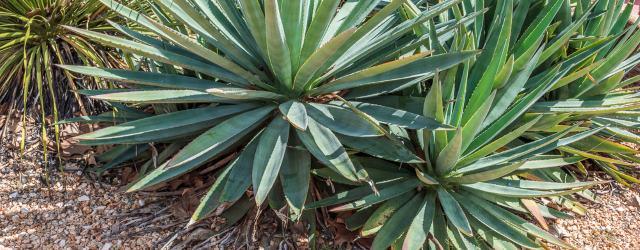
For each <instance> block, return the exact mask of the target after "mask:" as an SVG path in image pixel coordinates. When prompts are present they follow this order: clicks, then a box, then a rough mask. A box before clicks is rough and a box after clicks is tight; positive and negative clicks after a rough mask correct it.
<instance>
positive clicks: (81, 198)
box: [78, 195, 91, 202]
mask: <svg viewBox="0 0 640 250" xmlns="http://www.w3.org/2000/svg"><path fill="white" fill-rule="evenodd" d="M89 200H91V199H90V198H89V196H86V195H83V196H80V197H78V201H79V202H83V201H89Z"/></svg>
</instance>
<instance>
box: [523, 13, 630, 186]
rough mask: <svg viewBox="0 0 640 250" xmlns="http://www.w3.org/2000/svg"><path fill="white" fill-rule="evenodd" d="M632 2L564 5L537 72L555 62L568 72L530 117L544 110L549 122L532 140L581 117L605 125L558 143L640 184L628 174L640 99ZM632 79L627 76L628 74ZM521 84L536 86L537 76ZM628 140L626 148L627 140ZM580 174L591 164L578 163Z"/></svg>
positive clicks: (572, 153)
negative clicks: (580, 137)
mask: <svg viewBox="0 0 640 250" xmlns="http://www.w3.org/2000/svg"><path fill="white" fill-rule="evenodd" d="M632 7H633V5H631V4H629V5H626V6H625V4H624V3H623V2H615V1H597V2H595V3H593V4H591V5H590V3H589V2H584V1H577V2H576V8H575V11H573V12H571V10H570V9H569V7H568V6H564V7H562V8H561V9H560V10H559V14H558V17H566V18H563V19H561V20H560V21H558V22H557V23H556V24H555V25H556V26H557V28H556V27H553V26H554V24H549V25H548V27H547V30H549V31H548V35H547V36H548V37H547V38H546V39H547V40H548V41H547V44H548V47H557V48H558V49H559V51H558V52H557V53H548V54H546V56H544V57H543V59H544V60H541V61H540V62H539V63H538V64H539V67H538V69H537V70H538V71H548V70H551V69H552V68H553V67H562V68H568V69H569V72H568V73H567V75H566V76H565V77H563V78H562V79H561V80H560V81H558V82H557V83H556V84H555V85H554V86H553V87H552V88H551V89H550V90H549V91H548V93H547V94H546V95H545V96H544V97H543V98H542V99H541V100H540V101H539V102H538V103H536V104H535V105H533V106H532V107H531V109H530V110H529V111H528V114H527V116H528V117H533V116H537V115H539V114H543V118H542V119H543V120H544V123H541V124H539V125H538V126H536V127H534V128H532V130H533V131H532V132H533V133H531V134H530V135H529V136H528V138H529V139H536V138H540V137H542V136H545V135H548V134H550V133H553V132H554V131H557V130H559V129H562V128H563V127H566V123H570V122H576V121H584V122H586V123H589V124H590V127H592V128H595V127H602V126H607V127H606V128H605V129H604V130H602V131H600V132H599V133H597V134H595V135H593V136H590V137H588V138H586V139H585V140H582V141H580V142H577V143H574V144H572V145H568V146H564V147H561V148H560V150H561V151H562V152H563V153H564V154H565V155H567V156H578V157H583V158H584V159H588V160H589V161H590V162H591V163H592V165H595V166H596V169H601V170H603V171H604V172H606V173H608V174H609V175H611V176H612V177H613V178H614V179H616V180H617V181H618V182H619V183H621V184H625V185H628V183H629V182H631V183H640V181H639V180H638V179H636V178H634V177H633V176H631V175H630V174H629V173H630V172H632V171H637V170H638V168H637V166H638V164H639V163H640V159H639V158H638V157H637V156H635V155H636V154H637V153H638V151H637V150H636V149H634V148H632V147H630V146H628V145H629V143H632V144H635V143H637V142H638V139H639V138H640V137H638V134H637V132H636V129H637V128H638V125H639V124H638V121H639V117H638V108H640V102H639V101H640V99H639V98H638V95H637V94H636V93H635V92H636V88H634V87H631V86H632V84H633V83H635V82H638V81H639V80H640V77H638V76H635V77H633V76H628V73H629V72H630V71H631V70H632V69H633V68H635V67H636V66H637V65H638V64H639V63H640V53H638V50H637V48H638V45H640V31H638V25H637V24H638V23H636V24H634V25H632V26H628V27H627V26H626V25H627V20H628V19H629V16H630V14H631V10H632ZM625 77H627V78H625ZM534 78H536V77H533V78H532V81H531V82H528V83H527V84H526V85H525V86H524V88H525V91H526V89H532V88H533V87H534V85H533V83H535V82H534V81H533V79H534ZM624 142H626V143H627V145H625V144H623V143H624ZM576 166H577V167H578V170H579V172H582V173H584V174H586V172H587V168H586V167H585V166H584V165H583V164H582V163H581V162H578V163H577V164H576Z"/></svg>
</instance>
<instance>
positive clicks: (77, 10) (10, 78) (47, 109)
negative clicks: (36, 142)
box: [0, 0, 118, 157]
mask: <svg viewBox="0 0 640 250" xmlns="http://www.w3.org/2000/svg"><path fill="white" fill-rule="evenodd" d="M105 10H106V8H104V7H103V6H102V4H101V3H100V2H98V1H97V0H79V1H68V0H0V104H7V105H8V107H9V112H10V113H11V112H13V111H14V110H20V109H22V112H23V121H22V124H23V126H26V116H27V114H29V113H31V112H32V111H37V110H39V111H40V112H39V113H40V115H41V121H42V142H43V144H44V151H45V155H46V150H47V141H48V139H47V131H46V126H47V125H46V119H45V116H46V115H47V114H52V115H53V118H54V121H53V124H55V130H56V132H55V135H56V143H57V144H58V145H59V138H58V134H59V133H58V125H57V122H58V116H59V112H61V113H60V114H62V115H70V114H72V113H73V112H76V111H81V112H83V113H85V114H86V113H87V112H88V111H87V109H88V108H91V107H92V103H90V102H86V101H87V100H86V98H85V100H82V98H81V96H80V95H79V94H78V93H76V92H73V91H76V90H78V89H81V88H95V87H97V86H100V84H99V83H97V82H93V81H76V79H75V78H74V77H73V76H71V75H70V74H69V73H67V72H64V71H62V70H59V69H56V68H55V67H54V64H85V65H97V66H117V65H118V62H117V54H116V53H114V52H113V51H110V50H104V49H101V48H98V47H96V44H95V43H93V42H90V41H87V40H85V39H84V38H81V37H79V36H77V35H75V34H72V33H71V32H68V31H67V30H65V29H63V28H62V25H69V26H75V27H83V28H86V29H91V30H100V31H106V30H108V29H110V28H109V26H108V23H107V21H106V19H107V18H109V17H110V16H109V14H108V13H107V12H106V11H105ZM111 17H113V16H111ZM85 102H86V103H85ZM85 106H88V107H85ZM36 107H38V108H36ZM22 130H23V140H22V143H21V149H24V133H25V129H24V128H23V129H22ZM45 157H46V156H45Z"/></svg>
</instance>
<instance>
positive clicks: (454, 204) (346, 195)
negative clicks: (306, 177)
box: [307, 0, 605, 249]
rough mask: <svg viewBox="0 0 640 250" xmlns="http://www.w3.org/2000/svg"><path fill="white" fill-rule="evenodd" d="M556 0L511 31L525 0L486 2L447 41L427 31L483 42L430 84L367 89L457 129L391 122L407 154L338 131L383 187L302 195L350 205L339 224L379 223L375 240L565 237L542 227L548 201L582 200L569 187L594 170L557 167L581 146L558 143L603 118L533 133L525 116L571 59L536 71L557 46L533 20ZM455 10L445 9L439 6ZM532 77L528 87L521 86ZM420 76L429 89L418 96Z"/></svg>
mask: <svg viewBox="0 0 640 250" xmlns="http://www.w3.org/2000/svg"><path fill="white" fill-rule="evenodd" d="M563 2H564V1H562V0H557V1H549V2H542V1H541V2H537V3H536V4H537V5H538V6H537V8H539V11H537V12H535V13H536V14H537V15H536V16H535V17H534V18H532V20H530V23H531V24H532V26H530V27H526V28H523V32H522V34H521V35H518V36H512V35H511V34H512V33H511V32H512V31H513V30H514V29H515V28H514V27H516V26H517V25H516V23H517V22H518V20H519V18H521V16H517V15H515V13H518V12H519V7H521V6H520V5H521V4H523V2H522V1H521V2H520V3H519V4H518V6H514V5H515V1H512V0H498V1H495V4H496V6H495V7H493V8H491V11H490V12H488V13H489V14H487V15H483V16H478V18H477V19H476V23H475V25H477V24H479V22H480V25H479V26H474V27H473V29H474V31H466V28H464V27H463V28H461V29H459V30H458V31H457V32H456V33H455V36H454V37H453V39H452V40H451V41H448V42H446V43H440V42H439V41H438V39H431V40H430V41H429V44H427V46H429V48H430V49H432V50H433V51H435V53H436V54H438V53H454V52H456V51H464V50H474V49H476V48H478V47H480V48H482V49H483V50H482V53H481V54H479V55H478V56H477V57H476V58H474V59H471V60H468V61H466V62H464V63H463V64H461V65H458V66H456V67H453V68H451V69H448V70H444V71H442V72H440V73H438V74H437V75H436V77H435V78H434V79H433V81H431V82H430V84H426V85H425V86H423V87H422V88H418V89H416V90H414V91H411V92H410V91H407V92H406V93H405V94H407V95H408V96H396V97H393V96H387V97H383V98H373V99H370V100H369V101H370V102H373V103H378V104H383V103H389V104H393V105H396V107H398V108H403V109H405V110H408V111H411V112H415V113H422V114H423V115H424V116H425V117H431V118H433V119H435V120H436V121H438V122H441V123H444V124H447V125H450V126H452V127H455V128H456V130H455V131H431V130H427V129H423V130H410V129H406V128H400V127H394V126H391V131H392V137H393V138H395V140H397V141H401V142H402V143H403V144H405V145H406V147H407V148H410V149H416V150H415V151H414V152H413V153H411V152H405V154H412V155H413V157H405V158H413V159H420V160H423V161H424V162H423V163H416V162H419V161H420V160H415V161H413V162H412V161H403V160H400V159H398V158H397V157H394V156H393V155H389V154H386V152H393V151H394V147H393V146H392V145H388V144H380V145H378V146H377V148H376V150H375V151H372V150H371V149H370V148H369V147H366V146H361V145H357V144H355V143H352V144H350V143H348V142H346V143H345V144H347V145H349V146H350V148H351V149H353V150H356V151H358V152H360V153H361V154H360V156H358V157H354V159H358V161H359V162H361V163H362V165H363V166H364V169H365V170H367V172H368V173H369V175H370V176H371V178H372V179H373V180H374V181H375V182H376V184H377V186H378V189H379V191H378V192H374V191H371V190H370V189H368V188H367V187H366V186H360V187H356V188H354V189H350V190H347V191H344V192H339V193H337V194H336V195H335V196H333V197H330V198H327V199H324V200H320V201H318V202H314V203H312V204H310V205H308V206H307V207H308V208H317V207H323V206H334V205H335V206H334V207H332V208H331V209H330V211H334V212H345V211H353V214H352V215H351V216H350V217H349V218H348V219H347V221H346V224H347V227H349V228H350V229H353V230H357V229H359V230H360V234H361V236H365V237H367V236H373V235H374V234H375V238H374V240H373V243H372V244H373V245H372V249H386V248H387V247H389V246H392V247H393V248H394V249H400V248H402V249H420V248H423V247H424V248H425V249H427V248H432V249H450V248H453V249H469V248H493V249H518V248H539V247H541V246H543V244H544V242H547V243H551V244H554V245H557V246H560V247H569V246H568V245H567V244H566V243H565V242H563V241H561V240H559V239H558V238H556V237H555V236H553V235H552V234H551V233H549V232H547V231H545V230H544V229H542V228H547V224H546V222H545V219H544V218H545V217H546V218H557V217H559V216H566V214H564V213H563V212H560V211H558V210H556V209H553V208H552V207H554V206H551V205H550V204H556V205H557V207H564V208H567V209H572V210H574V211H575V210H577V211H578V212H579V210H580V209H579V208H578V209H576V208H574V207H576V206H579V205H578V203H577V202H576V201H575V200H574V198H572V197H571V196H570V195H571V194H574V193H578V194H579V195H581V196H586V197H588V193H584V192H583V190H584V189H586V188H588V187H590V186H592V185H595V184H598V182H579V181H576V180H575V178H573V177H572V176H571V175H570V174H567V173H566V172H564V171H563V170H561V169H558V167H560V166H565V165H569V164H572V163H575V162H577V161H579V160H581V159H582V158H581V157H574V156H564V155H559V154H557V153H554V152H557V151H555V150H556V149H562V148H564V147H567V146H568V145H571V144H575V143H578V142H581V141H582V140H584V139H586V138H590V137H591V136H593V135H595V134H597V133H600V132H601V131H603V130H604V129H605V128H603V127H599V128H595V129H590V128H589V127H588V126H587V124H584V123H580V122H578V123H574V124H567V123H565V125H566V126H565V127H563V128H562V129H560V130H558V131H555V132H554V133H552V134H549V135H545V136H543V137H537V136H535V135H537V132H535V130H533V129H532V128H535V127H539V126H542V125H543V124H545V123H546V120H545V118H546V117H545V116H544V115H536V116H534V117H526V116H525V117H523V115H524V114H525V113H527V112H528V111H530V110H531V109H532V107H533V106H534V105H536V103H537V102H538V100H539V99H540V98H542V97H543V96H544V95H545V94H546V93H547V92H548V91H549V90H550V89H552V88H553V86H556V85H557V84H558V82H559V81H560V80H561V79H563V78H564V77H565V76H566V75H567V72H569V71H570V69H571V68H572V67H573V66H575V65H577V63H578V62H579V61H578V62H572V61H570V62H569V63H567V64H566V65H565V66H564V67H561V66H556V67H553V68H551V69H549V70H546V71H542V72H538V73H537V74H535V75H534V76H533V77H532V75H533V74H534V73H535V71H536V68H537V67H538V65H539V63H540V62H542V61H541V60H543V58H544V55H546V54H549V53H550V54H554V53H557V51H558V50H559V48H558V47H554V46H548V47H547V46H542V45H541V44H542V41H543V39H544V38H545V35H546V29H545V28H540V27H539V26H541V27H546V25H545V23H550V22H551V21H552V20H553V19H554V16H555V14H554V13H552V12H553V11H552V10H553V9H556V8H558V6H559V5H561V4H562V3H563ZM464 3H465V4H464V6H465V8H466V9H465V11H469V10H472V11H475V10H479V8H482V7H483V6H482V4H481V3H478V2H471V1H466V2H464ZM419 7H420V6H416V5H411V4H409V5H408V6H407V8H406V10H405V12H406V13H419V12H420V11H419V10H420V8H419ZM520 11H521V10H520ZM456 16H457V15H456V14H455V13H453V16H452V17H450V16H448V15H447V14H446V13H444V15H441V16H440V17H439V18H442V19H445V20H446V19H447V18H456ZM485 17H486V18H487V19H488V20H487V21H489V20H490V22H487V24H488V26H487V27H483V25H484V24H485V23H484V22H483V21H482V18H485ZM429 29H430V27H429V26H422V27H419V29H417V31H416V32H425V33H428V32H429ZM485 30H486V31H487V32H482V31H485ZM476 31H480V33H477V32H476ZM511 39H516V40H515V41H510V40H511ZM528 82H531V83H532V84H531V86H532V88H530V89H527V91H521V90H522V89H523V87H524V86H525V84H527V83H528ZM424 88H426V89H428V91H427V92H426V95H425V96H421V93H422V91H421V90H422V89H424ZM527 138H530V139H527ZM365 155H368V156H365ZM371 156H375V158H373V157H371ZM394 162H395V163H394ZM397 162H401V163H404V164H398V163H397ZM314 172H315V173H316V174H317V175H320V176H323V177H325V178H329V179H332V180H334V181H335V182H339V183H342V184H348V185H355V183H351V182H350V181H349V180H346V179H344V178H341V177H340V176H336V175H335V174H333V173H331V172H329V171H327V170H326V169H319V170H316V171H314ZM538 198H544V199H545V200H546V202H544V203H543V202H541V200H540V199H538ZM547 202H549V203H547ZM523 217H524V218H523ZM527 217H528V218H530V219H534V220H535V221H537V222H538V224H540V226H541V227H542V228H540V227H538V226H536V225H535V224H534V223H533V222H530V221H529V220H527Z"/></svg>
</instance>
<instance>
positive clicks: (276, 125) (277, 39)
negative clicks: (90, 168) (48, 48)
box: [63, 0, 477, 221]
mask: <svg viewBox="0 0 640 250" xmlns="http://www.w3.org/2000/svg"><path fill="white" fill-rule="evenodd" d="M102 2H103V3H104V4H105V5H106V6H107V7H109V8H110V9H112V10H113V11H115V12H117V13H119V14H120V15H121V16H122V17H124V18H127V19H129V20H130V21H132V22H135V23H136V25H138V26H139V27H143V28H145V29H146V30H147V31H148V32H152V33H154V34H155V35H154V36H151V35H145V34H143V33H140V32H138V31H136V30H134V29H131V28H128V27H125V26H122V25H119V24H116V23H113V25H114V26H115V27H116V28H117V29H118V30H120V31H121V32H122V33H124V34H126V35H128V36H129V37H131V38H132V39H124V38H120V37H116V36H110V35H107V34H102V33H99V32H93V31H88V30H83V29H78V28H74V27H67V29H68V30H70V31H72V32H74V33H77V34H79V35H82V36H84V37H86V38H88V39H90V40H92V41H96V42H100V43H102V44H105V45H107V46H112V47H115V48H118V49H121V50H123V51H125V52H127V53H131V54H136V55H139V56H141V57H144V58H148V59H150V60H153V61H154V62H157V63H161V64H162V65H165V66H167V65H169V66H170V67H169V69H168V71H164V73H162V72H153V71H152V72H143V71H132V70H118V69H108V68H98V67H86V66H63V68H65V69H67V70H70V71H73V72H77V73H82V74H86V75H90V76H95V77H99V78H103V79H108V80H113V81H115V82H119V83H122V84H125V85H126V86H128V87H129V88H128V89H114V90H94V91H84V93H85V94H87V95H89V96H90V97H91V98H95V99H99V100H105V101H109V102H111V103H133V104H135V105H137V106H138V107H140V108H142V109H147V108H149V107H151V108H152V109H157V108H158V107H159V106H158V105H166V104H170V105H172V106H171V107H172V108H171V109H167V110H162V111H161V110H155V113H156V115H149V114H148V113H147V114H145V113H142V114H140V112H130V111H128V112H125V113H123V115H121V116H119V117H117V118H118V119H120V120H119V121H121V122H122V121H125V120H129V122H124V123H120V124H118V125H115V126H111V127H108V128H104V129H101V130H98V131H95V132H93V133H89V134H86V135H82V136H80V137H79V139H80V140H81V143H83V144H87V145H107V144H120V145H121V146H118V147H115V148H114V150H113V151H110V152H109V155H108V156H107V157H104V158H105V159H107V160H109V159H114V160H118V161H119V162H121V161H120V160H121V159H123V158H124V159H127V158H126V157H119V155H124V154H127V155H129V157H128V158H131V157H132V155H135V153H134V152H139V151H138V150H139V149H140V148H149V146H148V145H151V144H153V145H154V147H155V146H157V145H162V144H164V145H168V146H167V147H166V149H165V150H164V151H162V152H160V153H159V154H158V155H157V159H154V162H155V161H159V163H160V164H159V165H158V166H157V167H155V168H154V167H153V166H152V167H151V168H153V170H152V171H151V172H150V173H148V174H147V175H145V176H144V177H142V178H141V179H139V180H138V181H137V182H135V183H134V184H132V185H131V186H130V188H129V191H135V190H141V189H145V188H148V187H152V186H154V185H158V184H161V183H164V182H167V181H169V180H172V179H175V178H177V177H180V176H182V175H184V174H186V173H188V172H191V171H193V170H194V169H197V168H198V167H200V166H203V165H206V164H207V163H209V162H215V161H217V160H221V159H223V158H225V157H228V155H229V154H233V153H235V152H238V154H237V157H235V158H233V160H232V161H231V162H230V163H229V164H227V166H226V167H225V168H224V169H223V170H222V171H219V172H218V178H217V180H216V182H215V183H214V184H213V186H212V187H211V189H210V191H209V192H208V193H207V194H206V196H205V197H204V198H203V200H202V202H201V204H200V206H199V208H198V209H197V211H196V213H195V214H194V216H193V218H192V221H197V220H199V219H201V218H203V217H204V216H205V215H207V214H209V213H210V212H211V211H213V210H215V209H216V208H218V207H219V206H220V205H221V204H229V203H233V202H236V201H238V200H240V199H242V201H244V200H246V199H247V197H246V196H245V195H244V194H245V191H246V190H247V188H248V187H249V186H251V185H252V186H253V195H254V199H255V202H256V204H257V205H258V206H260V205H262V204H263V203H264V201H265V200H267V198H270V197H273V196H274V195H270V194H273V192H272V188H273V187H274V186H279V185H280V184H281V187H282V193H283V194H284V197H285V198H286V203H287V204H288V206H289V209H290V212H291V215H292V218H294V219H296V218H299V216H300V214H301V211H302V209H303V206H304V204H305V200H306V199H307V193H308V189H309V181H310V171H311V166H312V162H313V161H317V162H319V163H321V164H323V165H325V166H327V167H329V168H330V169H331V170H332V171H334V172H335V173H336V174H337V175H339V176H342V177H343V178H345V179H347V180H350V181H352V182H364V183H371V181H370V178H369V176H368V174H367V172H366V170H364V169H362V168H360V167H358V166H359V165H358V164H357V162H354V161H352V160H351V159H350V157H349V155H348V153H347V151H346V149H345V147H344V146H343V143H346V142H345V140H347V141H350V143H357V144H359V145H369V147H371V148H372V150H375V148H376V147H377V146H378V144H385V143H395V145H397V146H398V148H397V150H396V156H395V157H399V158H400V159H401V160H419V159H404V158H402V157H406V155H404V154H403V153H404V152H405V151H406V150H404V151H403V149H402V144H398V143H399V142H398V141H394V140H391V139H389V138H392V137H391V136H390V132H389V131H388V126H390V125H393V126H397V127H403V128H410V129H428V130H446V129H449V126H446V125H443V124H441V123H440V122H437V121H435V120H434V119H433V118H428V117H425V116H422V115H418V114H414V113H410V112H406V111H402V110H399V109H396V108H392V107H389V106H384V105H377V104H372V103H367V102H361V101H354V100H356V99H358V98H364V97H375V96H382V95H385V94H388V93H392V92H397V91H400V90H403V89H407V88H409V87H412V86H414V85H416V84H418V83H420V82H422V81H425V80H426V79H429V78H431V77H433V75H434V73H435V72H436V69H440V70H444V69H447V68H450V67H452V66H454V65H456V64H458V63H460V62H462V61H465V60H467V59H469V58H471V57H473V56H474V55H476V54H477V52H476V51H456V52H451V53H441V54H438V55H435V56H432V55H430V52H429V51H424V52H421V53H413V52H414V51H415V50H416V48H418V47H420V46H421V45H422V44H423V43H424V42H425V41H427V40H429V39H430V38H432V37H434V36H435V37H436V38H437V37H438V36H443V37H446V36H447V34H452V33H453V32H454V31H455V29H456V28H457V27H464V26H465V25H468V24H469V23H471V21H473V19H471V18H461V19H459V20H451V21H446V22H438V24H437V25H435V24H434V25H433V26H434V27H435V30H432V32H431V35H430V36H429V35H426V36H416V35H415V34H414V33H413V29H414V28H416V27H418V26H420V25H422V24H424V23H425V22H427V21H429V20H431V19H433V18H434V17H436V16H437V15H439V14H441V13H444V12H446V11H447V10H449V9H450V8H452V6H453V7H457V6H458V1H444V2H442V3H440V4H437V5H434V6H432V7H431V8H430V9H429V10H427V11H424V12H421V13H419V14H418V15H416V16H414V17H413V18H410V19H407V20H405V19H404V18H403V16H402V13H401V12H400V11H399V10H398V9H399V8H401V7H402V6H403V5H404V4H405V1H403V0H394V1H390V2H388V3H385V2H382V1H355V0H350V1H339V0H323V1H277V0H267V1H264V3H262V4H261V1H252V0H243V1H231V0H222V1H205V0H194V1H189V0H179V1H171V0H160V1H157V3H158V5H159V6H160V7H161V9H162V11H164V12H166V13H168V14H169V15H170V16H172V17H173V18H175V19H176V20H177V21H176V23H172V22H170V21H168V20H164V19H162V18H159V19H160V20H156V19H154V18H151V17H148V16H146V15H143V14H141V13H138V12H136V11H134V10H132V9H130V8H128V7H127V6H125V5H122V4H120V3H117V2H115V1H111V0H102ZM449 36H450V35H449ZM169 71H172V72H173V73H167V72H169ZM150 105H151V106H150ZM94 118H95V120H100V121H104V120H107V119H104V118H105V116H101V117H93V118H89V120H92V119H94ZM131 120H133V121H131ZM393 153H394V152H388V154H393ZM220 162H224V161H220ZM111 166H114V165H113V164H112V165H111ZM147 166H148V165H147ZM214 166H215V165H214ZM243 204H244V203H243ZM278 209H279V207H278Z"/></svg>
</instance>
